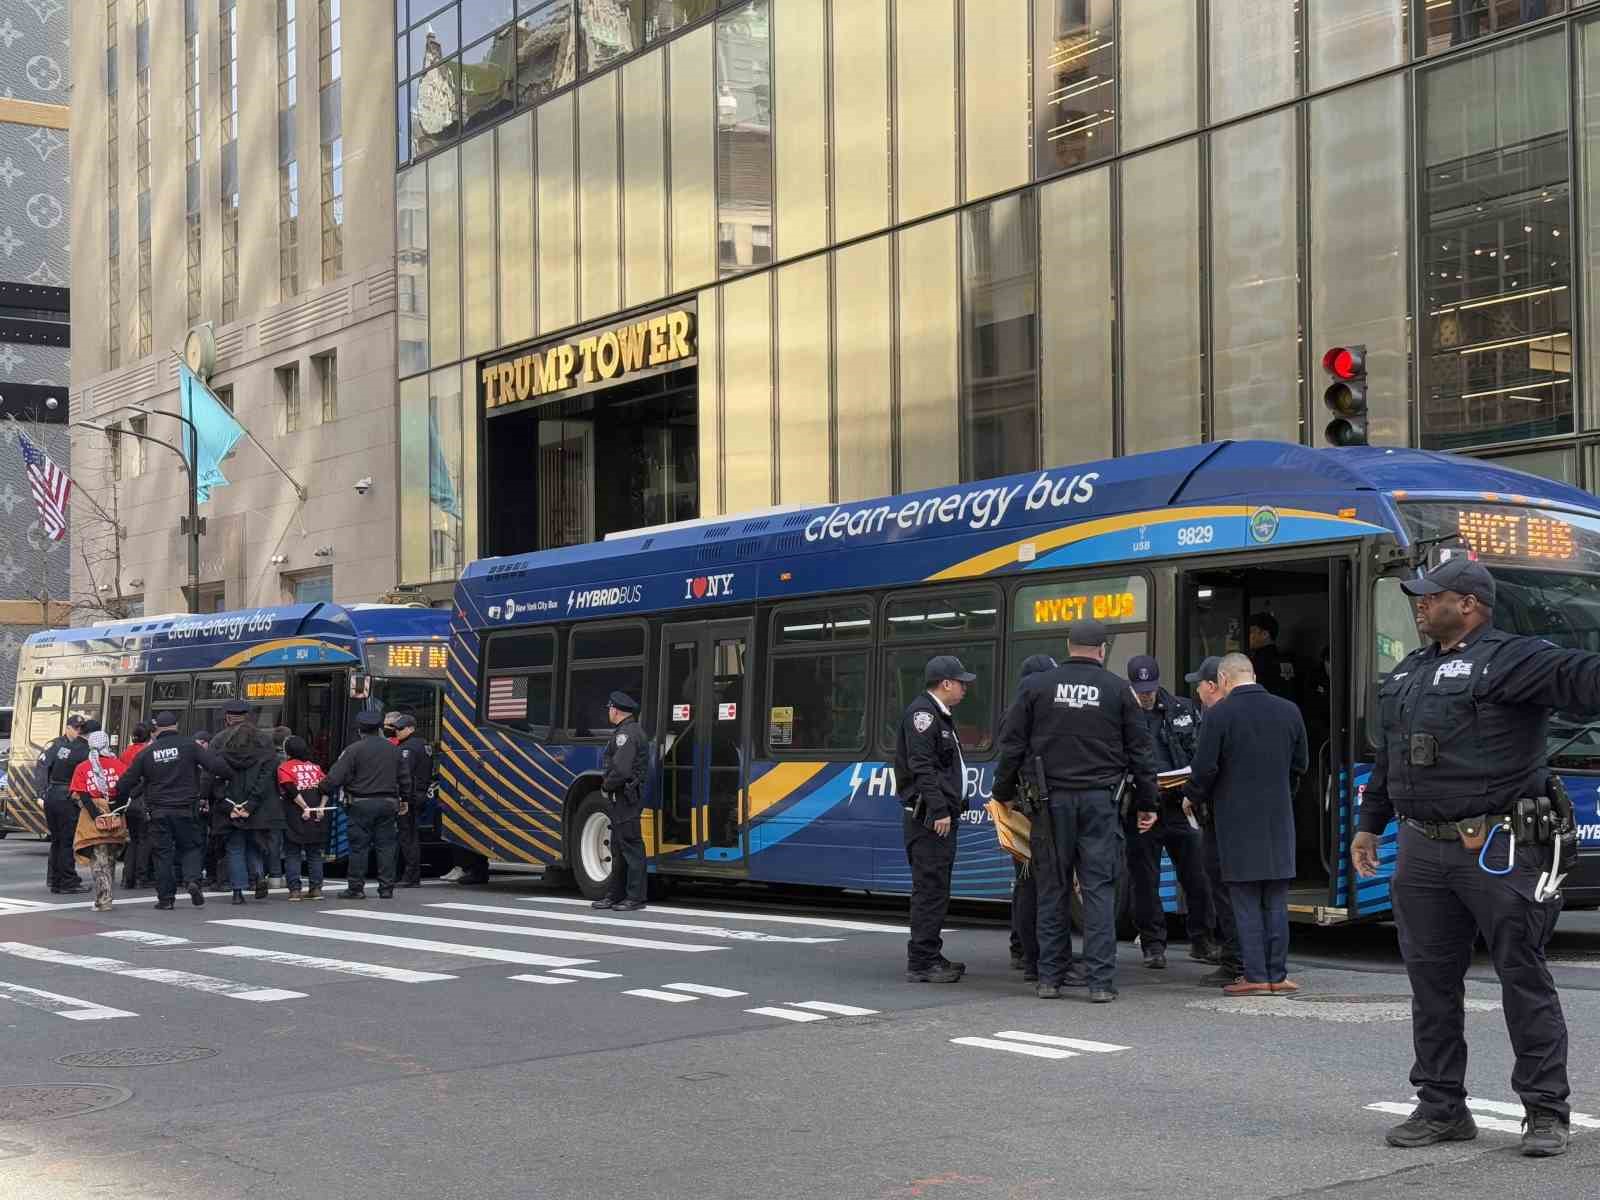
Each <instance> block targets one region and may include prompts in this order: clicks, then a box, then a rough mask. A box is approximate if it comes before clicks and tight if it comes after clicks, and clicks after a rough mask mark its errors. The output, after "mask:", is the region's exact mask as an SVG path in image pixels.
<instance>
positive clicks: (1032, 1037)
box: [995, 1029, 1130, 1054]
mask: <svg viewBox="0 0 1600 1200" xmlns="http://www.w3.org/2000/svg"><path fill="white" fill-rule="evenodd" d="M995 1037H997V1038H1006V1039H1007V1040H1009V1041H1013V1042H1030V1043H1032V1044H1033V1045H1035V1046H1059V1047H1061V1048H1062V1049H1063V1050H1082V1051H1083V1052H1084V1053H1086V1054H1115V1053H1116V1052H1117V1051H1118V1050H1127V1049H1130V1047H1128V1046H1118V1045H1116V1044H1115V1043H1114V1042H1090V1041H1085V1040H1084V1039H1083V1038H1069V1037H1056V1036H1054V1035H1053V1034H1048V1033H1023V1032H1022V1031H1021V1030H1018V1029H1005V1030H1002V1031H1001V1032H999V1033H997V1034H995Z"/></svg>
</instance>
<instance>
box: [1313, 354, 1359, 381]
mask: <svg viewBox="0 0 1600 1200" xmlns="http://www.w3.org/2000/svg"><path fill="white" fill-rule="evenodd" d="M1322 369H1323V370H1324V371H1326V372H1327V373H1328V374H1329V375H1332V376H1333V377H1334V378H1335V379H1340V380H1350V379H1355V378H1357V377H1359V376H1362V375H1365V374H1366V373H1367V348H1366V347H1365V346H1335V347H1334V348H1333V349H1332V350H1329V351H1328V352H1327V353H1326V354H1324V355H1323V356H1322Z"/></svg>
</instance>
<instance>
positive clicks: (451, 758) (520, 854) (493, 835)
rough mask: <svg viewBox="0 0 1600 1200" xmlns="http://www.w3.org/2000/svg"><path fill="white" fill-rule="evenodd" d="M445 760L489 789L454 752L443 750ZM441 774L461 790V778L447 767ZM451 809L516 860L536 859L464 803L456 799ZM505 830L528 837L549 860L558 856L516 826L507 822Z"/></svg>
mask: <svg viewBox="0 0 1600 1200" xmlns="http://www.w3.org/2000/svg"><path fill="white" fill-rule="evenodd" d="M445 760H446V762H447V763H449V764H452V765H454V766H455V767H456V768H457V770H459V771H460V772H461V774H462V775H464V776H466V777H467V778H469V779H470V780H471V781H472V782H473V783H475V784H477V786H478V787H479V788H480V789H481V790H482V791H484V792H487V791H488V790H489V789H488V788H487V787H486V786H485V785H484V782H483V780H482V779H480V778H478V776H477V774H476V773H475V772H473V771H472V770H470V769H469V768H468V767H467V766H466V764H465V763H463V762H462V761H461V759H460V758H458V757H457V756H456V755H455V753H454V752H452V751H449V750H447V751H445ZM443 774H444V777H445V781H446V782H447V783H450V784H452V785H453V786H454V787H455V790H456V792H457V794H459V793H460V791H461V778H460V777H459V776H456V775H452V774H451V773H450V772H449V770H448V769H447V770H446V771H445V772H443ZM451 811H454V812H455V814H456V815H457V816H459V817H461V818H462V819H463V820H465V821H468V822H470V823H471V824H472V826H473V827H474V828H475V829H477V830H478V832H479V833H481V834H483V836H484V837H486V838H488V839H489V840H490V841H492V842H495V843H497V844H498V845H500V846H503V847H505V849H506V850H507V851H509V852H510V854H511V856H512V857H513V858H515V859H518V860H520V861H522V862H535V861H537V860H536V859H534V858H533V857H532V856H531V855H530V854H529V853H528V851H526V850H522V849H520V848H518V847H517V846H515V845H513V844H512V843H511V842H509V841H507V840H506V839H505V838H504V837H502V836H500V834H498V833H497V832H495V830H493V829H490V828H489V827H488V826H487V825H485V824H483V823H482V822H481V821H479V820H478V819H477V818H476V817H474V816H472V815H471V814H470V813H468V812H467V811H466V806H465V804H464V803H462V802H460V801H458V802H457V804H456V806H455V807H454V808H453V809H452V810H451ZM483 811H484V812H486V813H487V812H492V811H493V810H491V809H489V808H487V807H485V808H484V810H483ZM506 830H507V833H509V834H511V835H513V836H516V837H526V838H527V839H528V842H529V844H530V845H532V846H534V847H535V848H537V849H538V850H542V851H544V852H545V853H546V854H548V855H549V856H550V860H551V861H554V860H555V859H557V858H559V857H560V855H559V854H558V853H557V852H556V851H555V850H554V849H552V848H551V847H550V846H549V845H547V844H545V843H544V842H542V841H540V840H539V839H538V838H536V837H533V836H532V835H531V834H524V833H523V832H522V831H521V830H519V829H516V828H514V827H512V826H510V825H509V824H508V825H507V826H506Z"/></svg>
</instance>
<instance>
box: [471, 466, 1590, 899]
mask: <svg viewBox="0 0 1600 1200" xmlns="http://www.w3.org/2000/svg"><path fill="white" fill-rule="evenodd" d="M1458 538H1460V539H1465V541H1466V542H1468V543H1470V545H1471V546H1473V547H1475V549H1476V551H1477V553H1478V555H1479V556H1480V558H1481V559H1482V560H1483V561H1484V562H1486V563H1487V565H1489V566H1490V568H1491V569H1492V570H1493V571H1494V573H1495V574H1496V576H1497V578H1498V580H1499V584H1500V605H1499V608H1498V610H1497V613H1496V617H1497V619H1498V622H1499V623H1500V624H1501V625H1502V626H1503V627H1506V628H1509V629H1511V630H1514V631H1517V632H1523V633H1532V634H1538V635H1541V636H1544V637H1547V638H1549V639H1550V640H1551V641H1553V642H1556V643H1558V644H1560V645H1564V646H1575V647H1581V648H1583V649H1587V650H1600V501H1597V500H1596V498H1595V497H1594V496H1592V495H1589V494H1588V493H1585V492H1582V491H1579V490H1576V489H1574V488H1571V487H1568V486H1565V485H1562V484H1559V483H1552V482H1550V481H1548V480H1545V479H1541V478H1536V477H1534V476H1531V475H1526V474H1523V473H1521V472H1517V471H1512V470H1508V469H1505V468H1503V467H1498V466H1494V465H1491V464H1488V463H1484V462H1480V461H1475V460H1472V459H1466V458H1458V457H1456V456H1453V455H1449V454H1437V453H1430V452H1424V451H1414V450H1390V449H1380V448H1359V449H1357V448H1351V449H1327V450H1320V449H1308V448H1305V447H1300V446H1291V445H1282V444H1275V443H1267V442H1219V443H1212V444H1207V445H1200V446H1190V447H1185V448H1182V449H1175V450H1167V451H1161V452H1157V453H1151V454H1140V455H1133V456H1129V457H1126V458H1119V459H1113V460H1109V461H1105V462H1096V463H1089V464H1085V465H1083V466H1077V467H1064V468H1052V469H1050V470H1046V471H1040V472H1036V473H1032V474H1028V475H1018V476H1013V477H1010V478H1005V479H997V480H991V481H986V482H981V483H970V484H962V485H959V486H955V487H948V488H939V489H935V490H931V491H925V492H918V493H914V494H909V495H904V496H896V497H892V498H889V499H883V500H867V501H862V502H852V503H847V504H835V505H827V506H823V507H816V508H797V509H792V510H774V511H769V512H762V513H756V514H750V515H747V516H734V517H725V518H713V519H707V520H700V521H694V522H687V523H684V524H681V525H674V526H666V527H662V528H660V529H655V530H645V531H640V532H638V533H636V534H632V535H629V536H625V537H617V538H613V539H609V540H607V541H605V542H601V543H597V544H592V545H584V546H575V547H571V548H568V549H560V550H550V551H544V552H540V553H536V554H529V555H524V556H519V557H509V558H497V559H489V560H486V561H483V562H477V563H473V564H471V565H470V566H469V567H468V568H467V570H466V572H465V574H464V575H463V577H462V579H461V580H460V582H459V584H458V586H457V589H456V594H455V610H454V613H453V618H452V624H451V643H450V645H451V654H450V677H449V686H448V692H447V696H446V703H445V718H444V744H443V755H442V761H441V763H440V799H441V805H442V821H443V829H444V834H445V837H446V839H447V840H449V841H451V842H454V843H456V844H458V845H459V846H462V847H464V848H466V849H467V850H469V851H471V852H474V853H476V854H478V855H481V856H483V857H484V858H486V859H488V860H490V861H492V862H496V863H502V864H517V865H528V864H532V865H537V866H542V867H543V868H544V869H545V870H546V872H547V873H553V874H556V875H560V874H561V873H570V875H571V877H572V879H573V881H574V882H575V883H576V884H577V885H578V886H579V887H580V888H581V890H582V891H583V892H584V894H586V895H590V896H594V895H597V894H599V892H600V891H601V890H602V888H603V887H604V885H605V882H606V880H607V878H608V876H609V872H610V869H611V865H610V845H609V828H610V827H609V823H608V821H607V818H606V816H605V808H604V805H603V803H602V801H601V798H600V797H599V795H598V794H597V788H598V784H599V778H600V777H599V769H598V768H599V762H600V755H601V750H602V748H603V746H604V744H605V737H606V731H607V724H606V716H605V708H606V704H605V701H606V697H607V695H608V694H609V693H610V692H611V691H612V689H614V688H619V689H621V690H623V691H626V692H629V693H632V694H635V695H637V696H638V697H640V698H641V700H642V703H643V713H642V720H643V724H644V726H645V728H646V729H647V730H648V731H650V733H651V735H652V767H651V773H650V785H649V789H648V800H647V809H646V812H645V816H644V830H645V838H646V845H647V849H648V851H649V854H650V864H651V869H652V871H653V872H654V873H655V874H656V875H658V876H661V877H663V878H671V877H679V878H685V877H686V878H691V879H702V880H708V879H714V880H724V881H750V882H758V883H768V884H802V885H816V886H821V887H826V888H838V889H858V890H865V891H869V892H887V893H896V892H906V891H908V890H909V888H910V877H909V874H908V870H907V864H906V858H905V852H904V848H903V844H902V840H901V814H900V809H899V806H898V805H897V804H896V802H895V799H894V794H895V779H894V771H893V757H894V736H895V730H896V726H897V723H898V720H899V717H900V714H901V712H902V710H903V709H904V707H905V705H906V704H907V702H908V701H909V700H910V699H911V698H912V697H913V696H914V695H915V694H916V693H917V691H918V690H919V689H920V688H921V687H922V686H923V682H922V671H923V665H924V663H925V661H926V660H927V659H928V658H929V657H930V656H932V655H934V654H945V653H953V654H957V655H959V656H960V657H961V659H962V661H963V662H964V663H966V664H967V666H968V667H969V669H971V670H973V671H975V672H976V673H977V675H978V682H977V683H976V684H974V685H973V687H972V689H971V690H970V691H969V693H968V696H967V698H966V700H965V701H964V702H963V703H962V705H961V706H960V708H959V709H957V710H956V714H955V715H956V720H957V724H958V726H959V729H960V736H961V740H962V745H963V750H964V757H965V760H966V786H967V793H968V796H969V799H970V803H971V805H972V807H971V808H970V809H969V811H968V812H967V813H966V815H965V817H964V818H963V821H964V823H963V825H962V826H961V827H960V830H959V837H960V853H959V856H958V858H957V860H956V867H955V890H956V893H957V894H958V895H960V896H965V897H976V898H982V897H993V898H1003V897H1005V896H1006V895H1007V894H1008V892H1009V890H1010V886H1011V880H1012V867H1011V863H1010V861H1009V859H1008V858H1007V857H1006V856H1005V855H1004V854H1003V853H1002V851H1001V850H1000V849H999V848H998V845H997V842H996V838H995V834H994V830H993V829H992V828H990V827H989V818H988V816H987V814H986V813H985V811H984V808H983V804H984V802H985V801H986V800H987V799H988V797H989V794H990V789H991V785H992V780H993V776H994V768H995V761H996V744H995V742H996V728H997V726H998V724H999V721H1000V718H1001V715H1002V713H1003V712H1004V710H1005V707H1006V703H1007V701H1008V700H1009V698H1010V697H1011V696H1012V695H1013V693H1014V691H1015V688H1016V685H1017V682H1018V675H1019V666H1020V664H1021V662H1022V660H1023V659H1024V658H1026V657H1027V656H1028V655H1029V654H1033V653H1037V652H1047V653H1052V654H1055V655H1057V656H1061V655H1063V654H1064V631H1065V626H1066V625H1067V623H1068V622H1069V621H1071V620H1073V619H1075V618H1078V617H1082V616H1092V617H1096V618H1099V619H1100V620H1102V621H1104V622H1105V623H1106V624H1107V625H1108V626H1109V628H1110V630H1111V633H1112V640H1111V645H1110V650H1109V656H1108V660H1107V661H1108V666H1110V667H1111V669H1113V670H1117V671H1122V670H1123V669H1125V667H1126V664H1127V662H1128V660H1129V658H1130V657H1132V656H1133V655H1135V654H1153V655H1155V657H1156V658H1157V659H1158V660H1159V662H1160V664H1161V672H1162V679H1163V681H1164V683H1165V684H1166V686H1167V687H1169V688H1171V689H1173V690H1175V691H1179V692H1183V691H1185V690H1187V689H1186V687H1185V685H1184V684H1183V683H1182V682H1181V681H1182V678H1183V675H1184V673H1185V672H1186V671H1188V670H1191V669H1193V667H1194V666H1195V665H1196V664H1198V663H1199V661H1200V660H1201V659H1202V658H1203V657H1205V656H1206V655H1209V654H1222V653H1226V652H1228V651H1234V650H1243V651H1251V652H1255V653H1256V654H1257V656H1258V661H1262V662H1270V663H1271V664H1272V673H1273V675H1274V676H1275V677H1273V678H1267V679H1264V680H1263V682H1264V683H1266V684H1267V686H1269V687H1270V688H1271V689H1272V690H1274V691H1277V692H1279V693H1281V694H1284V695H1287V696H1290V697H1291V698H1292V699H1294V700H1295V701H1296V702H1297V703H1298V704H1299V705H1300V707H1301V709H1302V712H1303V713H1304V716H1305V721H1306V726H1307V729H1308V732H1309V735H1310V740H1311V745H1312V747H1313V757H1314V763H1313V769H1312V770H1311V771H1310V772H1309V773H1308V775H1307V776H1306V778H1305V779H1304V781H1303V783H1302V786H1301V787H1300V790H1299V794H1298V795H1297V797H1296V817H1297V836H1298V862H1297V869H1298V877H1297V879H1296V881H1295V885H1294V890H1293V893H1292V896H1291V911H1292V912H1293V914H1294V916H1295V918H1296V919H1297V920H1300V921H1307V922H1317V923H1321V924H1327V925H1333V924H1342V923H1346V922H1353V921H1356V920H1360V919H1363V918H1370V917H1377V916H1381V915H1383V914H1385V913H1387V912H1388V909H1389V902H1388V874H1389V871H1390V869H1391V867H1392V863H1393V857H1394V830H1393V828H1392V827H1391V828H1390V830H1389V832H1388V834H1387V835H1386V836H1385V837H1384V840H1383V845H1382V850H1381V861H1382V863H1383V868H1384V869H1383V871H1382V872H1381V873H1380V876H1379V877H1378V878H1376V879H1373V880H1370V881H1364V880H1357V879H1355V878H1354V876H1353V872H1352V870H1351V866H1350V860H1349V842H1350V838H1351V833H1352V828H1353V824H1354V822H1353V817H1354V814H1355V813H1356V811H1357V809H1358V806H1359V804H1360V798H1361V791H1362V787H1363V785H1364V782H1365V779H1366V777H1367V774H1368V771H1369V769H1370V768H1369V764H1370V762H1371V759H1372V750H1371V746H1372V736H1373V728H1372V721H1373V718H1374V694H1375V690H1376V687H1377V684H1378V681H1379V680H1380V679H1381V678H1382V677H1383V676H1384V675H1385V674H1386V673H1387V672H1388V671H1390V670H1392V669H1393V667H1394V666H1395V664H1396V663H1397V662H1398V661H1399V660H1400V658H1401V657H1403V656H1404V655H1405V654H1406V653H1408V652H1409V651H1410V650H1411V649H1412V648H1413V647H1414V646H1415V645H1417V643H1418V634H1417V631H1416V627H1415V622H1414V616H1413V611H1412V607H1411V605H1410V603H1409V602H1408V600H1407V598H1406V597H1405V595H1404V594H1403V593H1402V592H1401V590H1400V582H1401V580H1402V579H1403V578H1404V577H1406V576H1407V575H1408V574H1411V573H1413V572H1414V571H1415V570H1416V568H1417V565H1418V563H1419V562H1420V561H1422V557H1423V554H1424V552H1425V551H1426V550H1427V548H1428V545H1429V544H1432V543H1436V542H1438V541H1439V540H1441V539H1449V540H1451V541H1454V540H1455V539H1458ZM1457 544H1459V543H1457ZM1261 613H1265V614H1268V615H1269V616H1270V618H1271V620H1270V621H1266V622H1261V621H1259V619H1258V620H1257V622H1256V624H1258V625H1266V626H1272V625H1275V626H1276V629H1277V637H1276V643H1275V644H1276V646H1277V652H1276V653H1275V654H1273V653H1271V652H1270V651H1268V650H1267V648H1266V647H1265V646H1263V645H1261V644H1260V643H1261V641H1263V640H1265V637H1266V631H1265V630H1261V631H1257V632H1255V633H1252V632H1251V627H1252V617H1253V616H1256V615H1257V614H1261ZM1252 640H1255V641H1256V642H1257V644H1256V645H1254V646H1252V645H1251V644H1250V642H1251V641H1252ZM1581 730H1582V727H1581V726H1579V725H1575V724H1572V723H1570V722H1569V721H1566V720H1564V719H1557V720H1555V721H1554V722H1553V723H1552V725H1551V742H1550V746H1551V749H1552V751H1558V753H1557V754H1556V757H1555V765H1556V766H1557V767H1558V768H1559V769H1560V771H1561V773H1562V775H1563V776H1564V777H1565V778H1566V781H1567V784H1568V787H1569V788H1570V790H1571V792H1572V794H1573V796H1574V798H1575V800H1576V803H1577V806H1578V812H1579V821H1580V823H1581V824H1582V827H1583V828H1582V836H1583V840H1584V842H1585V843H1586V844H1587V845H1588V846H1589V847H1591V848H1593V847H1597V846H1600V813H1597V811H1596V789H1597V784H1600V732H1590V731H1581ZM1588 861H1589V862H1591V863H1592V862H1594V861H1596V860H1594V859H1590V860H1588ZM1163 878H1164V884H1163V895H1164V899H1165V901H1166V903H1167V906H1168V908H1169V909H1170V910H1178V909H1180V908H1181V905H1182V898H1181V896H1180V895H1179V894H1178V889H1177V886H1176V883H1175V880H1174V878H1173V874H1172V871H1171V866H1170V863H1169V864H1167V869H1166V871H1165V873H1164V876H1163ZM1567 900H1568V903H1569V905H1571V906H1574V907H1576V906H1594V905H1597V904H1600V878H1597V876H1596V872H1594V871H1593V870H1583V869H1581V868H1580V871H1579V872H1577V873H1575V874H1574V875H1573V877H1571V878H1569V881H1568V886H1567Z"/></svg>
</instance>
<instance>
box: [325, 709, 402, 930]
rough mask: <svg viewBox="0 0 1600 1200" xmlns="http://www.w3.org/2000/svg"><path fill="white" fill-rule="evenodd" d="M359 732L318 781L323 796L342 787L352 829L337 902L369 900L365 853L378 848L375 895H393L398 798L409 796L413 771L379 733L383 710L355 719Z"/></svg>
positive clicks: (380, 732) (381, 731) (363, 713)
mask: <svg viewBox="0 0 1600 1200" xmlns="http://www.w3.org/2000/svg"><path fill="white" fill-rule="evenodd" d="M356 728H357V729H359V730H360V731H361V736H360V737H359V738H357V739H356V740H355V741H353V742H351V743H350V744H349V745H348V746H346V747H345V748H344V753H343V754H341V755H339V760H338V761H337V762H335V763H334V764H333V770H331V771H329V772H328V777H327V778H326V779H324V780H323V781H322V782H321V783H320V784H318V785H317V790H318V791H320V792H321V793H322V794H323V795H324V796H331V795H333V794H334V793H335V792H337V791H338V790H339V789H340V788H343V789H344V811H345V816H346V818H347V824H348V827H349V831H350V874H349V876H348V879H347V882H346V884H345V889H344V891H342V892H340V893H339V899H341V900H365V899H366V898H367V855H368V854H370V853H371V852H372V850H373V849H374V848H376V849H377V851H378V899H380V900H389V899H392V898H393V897H394V858H395V843H396V840H397V837H398V835H397V833H396V830H395V817H396V814H397V813H398V812H399V810H400V799H401V797H402V796H409V795H411V769H410V767H409V766H407V764H406V760H405V757H404V756H403V755H402V754H401V753H400V750H399V747H397V746H393V745H390V744H389V742H387V741H385V740H384V737H383V714H381V713H378V712H374V711H372V710H370V709H369V710H367V711H365V712H362V713H360V714H359V715H357V717H356Z"/></svg>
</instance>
